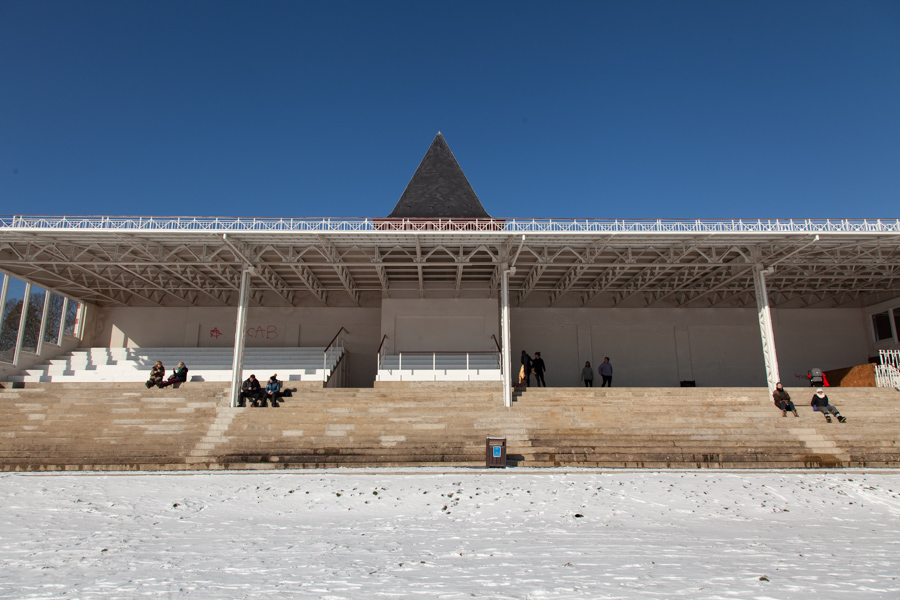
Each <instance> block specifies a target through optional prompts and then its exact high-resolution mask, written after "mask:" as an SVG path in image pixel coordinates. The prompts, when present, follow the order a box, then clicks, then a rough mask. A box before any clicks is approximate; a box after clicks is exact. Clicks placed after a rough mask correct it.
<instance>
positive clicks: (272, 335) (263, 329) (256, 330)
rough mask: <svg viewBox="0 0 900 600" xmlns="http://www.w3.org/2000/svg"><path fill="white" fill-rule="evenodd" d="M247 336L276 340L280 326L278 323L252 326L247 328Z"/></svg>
mask: <svg viewBox="0 0 900 600" xmlns="http://www.w3.org/2000/svg"><path fill="white" fill-rule="evenodd" d="M247 337H250V338H257V339H264V340H275V339H278V326H277V325H265V326H263V325H257V326H256V327H250V328H249V329H247Z"/></svg>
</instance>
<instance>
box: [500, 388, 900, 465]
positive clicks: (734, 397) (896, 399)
mask: <svg viewBox="0 0 900 600" xmlns="http://www.w3.org/2000/svg"><path fill="white" fill-rule="evenodd" d="M828 391H829V399H830V400H831V402H832V403H834V404H835V405H836V406H837V408H838V410H840V411H841V414H843V415H844V416H845V417H847V419H848V422H847V423H838V422H837V421H834V422H833V423H830V424H829V423H828V422H827V421H826V420H825V417H824V416H823V415H822V414H821V413H818V412H814V411H813V410H812V408H811V407H810V406H809V401H810V399H811V398H812V394H813V390H812V389H811V388H796V389H790V390H789V392H790V393H791V396H792V398H793V399H794V403H795V405H796V407H797V412H798V414H799V415H800V416H799V418H798V417H794V416H793V415H792V414H790V413H788V415H787V417H782V416H781V411H780V410H778V409H776V408H775V406H774V405H773V403H772V401H771V399H770V398H769V396H768V393H767V391H766V390H765V389H759V388H652V389H651V388H613V389H609V388H605V389H597V388H593V389H571V388H569V389H559V388H557V389H553V388H534V387H532V388H529V389H528V390H527V391H525V392H522V393H521V394H519V395H518V398H517V402H516V404H517V405H519V406H521V407H522V408H523V409H524V410H523V413H525V414H527V415H528V418H529V420H530V425H532V427H531V428H530V432H531V435H530V442H529V450H528V452H527V453H523V454H525V455H526V456H527V457H528V460H527V461H526V462H527V464H529V465H540V466H550V465H572V466H574V465H578V466H586V467H635V468H672V467H698V468H699V467H710V468H794V467H896V466H900V442H898V441H897V440H898V438H900V393H897V392H896V391H894V390H892V389H887V390H885V389H879V388H831V389H829V390H828ZM539 423H547V424H551V423H552V424H553V425H552V426H549V427H540V426H539V425H538V424H539Z"/></svg>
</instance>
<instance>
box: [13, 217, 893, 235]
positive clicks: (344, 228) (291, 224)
mask: <svg viewBox="0 0 900 600" xmlns="http://www.w3.org/2000/svg"><path fill="white" fill-rule="evenodd" d="M4 229H17V230H59V229H65V230H75V231H93V230H104V231H108V230H114V231H148V230H149V231H188V232H197V231H203V232H208V231H212V232H234V231H247V232H270V231H291V232H300V233H322V232H335V233H343V232H353V233H372V234H376V235H377V234H381V233H384V232H402V233H410V234H414V233H416V232H418V231H429V232H431V231H459V232H472V233H484V232H491V233H495V234H497V235H508V234H510V233H563V234H579V235H580V234H583V233H623V234H646V233H661V234H684V233H719V234H720V233H736V234H759V233H782V234H809V233H867V234H883V233H894V234H896V233H900V219H897V218H890V219H877V218H873V219H846V218H837V219H722V220H706V219H632V220H627V219H583V218H579V219H571V218H558V219H554V218H541V219H499V218H495V219H411V218H403V219H387V218H383V219H378V218H376V219H373V218H360V217H352V218H350V217H348V218H328V217H317V218H268V219H266V218H253V217H246V218H245V217H171V216H170V217H150V216H96V215H93V216H65V215H52V216H29V215H0V230H4Z"/></svg>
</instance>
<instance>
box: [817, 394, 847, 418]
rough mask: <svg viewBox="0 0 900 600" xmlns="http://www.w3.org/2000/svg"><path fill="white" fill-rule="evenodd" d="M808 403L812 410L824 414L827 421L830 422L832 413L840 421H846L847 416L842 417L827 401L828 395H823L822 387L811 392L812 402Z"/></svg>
mask: <svg viewBox="0 0 900 600" xmlns="http://www.w3.org/2000/svg"><path fill="white" fill-rule="evenodd" d="M809 404H810V406H812V407H813V410H816V411H819V412H820V413H822V414H823V415H825V420H826V421H828V422H829V423H831V415H834V416H835V418H836V419H837V420H838V421H840V422H841V423H846V422H847V418H846V417H842V416H841V413H839V412H838V409H836V408H835V407H833V406H832V405H831V404H829V403H828V396H826V395H825V390H823V389H822V388H819V389H817V390H816V393H815V394H813V397H812V402H810V403H809Z"/></svg>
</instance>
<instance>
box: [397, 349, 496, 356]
mask: <svg viewBox="0 0 900 600" xmlns="http://www.w3.org/2000/svg"><path fill="white" fill-rule="evenodd" d="M401 354H497V353H496V352H494V351H493V350H455V351H454V350H404V351H403V352H398V353H397V356H399V355H401Z"/></svg>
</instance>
